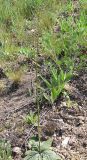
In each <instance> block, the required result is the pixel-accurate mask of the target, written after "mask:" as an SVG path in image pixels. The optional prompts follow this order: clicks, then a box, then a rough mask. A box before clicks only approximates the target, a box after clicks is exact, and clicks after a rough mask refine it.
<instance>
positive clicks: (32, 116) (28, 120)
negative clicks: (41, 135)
mask: <svg viewBox="0 0 87 160" xmlns="http://www.w3.org/2000/svg"><path fill="white" fill-rule="evenodd" d="M37 120H38V117H37V115H36V114H35V113H34V112H32V111H30V114H28V115H27V116H26V117H25V118H24V121H25V122H26V123H28V124H33V125H34V126H37Z"/></svg>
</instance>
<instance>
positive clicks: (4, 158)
mask: <svg viewBox="0 0 87 160" xmlns="http://www.w3.org/2000/svg"><path fill="white" fill-rule="evenodd" d="M11 155H12V150H11V145H10V143H9V142H6V141H4V140H0V160H12V156H11Z"/></svg>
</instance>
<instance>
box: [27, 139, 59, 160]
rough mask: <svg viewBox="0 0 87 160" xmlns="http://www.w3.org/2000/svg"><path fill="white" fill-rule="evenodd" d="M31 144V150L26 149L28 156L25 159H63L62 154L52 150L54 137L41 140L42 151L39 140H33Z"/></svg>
mask: <svg viewBox="0 0 87 160" xmlns="http://www.w3.org/2000/svg"><path fill="white" fill-rule="evenodd" d="M29 144H30V145H31V150H29V151H26V157H25V158H24V160H29V159H30V160H32V159H33V160H51V159H52V160H62V159H61V157H60V156H58V155H56V153H55V152H54V151H52V148H51V145H52V139H49V140H47V141H44V142H41V145H40V152H39V143H38V141H35V140H31V141H30V142H29Z"/></svg>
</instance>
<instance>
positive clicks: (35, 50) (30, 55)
mask: <svg viewBox="0 0 87 160" xmlns="http://www.w3.org/2000/svg"><path fill="white" fill-rule="evenodd" d="M86 38H87V2H86V0H76V1H74V0H68V1H66V0H61V1H60V0H35V1H33V0H18V1H17V0H4V1H3V0H0V97H1V98H2V97H3V96H7V95H9V96H11V94H15V93H17V91H18V89H19V90H20V88H23V87H24V84H25V88H26V90H25V91H23V89H22V91H21V92H20V93H19V95H18V96H20V95H22V94H24V95H25V97H26V100H25V101H24V102H23V101H22V107H23V106H26V105H25V102H26V101H28V99H32V96H33V97H34V99H35V102H33V103H34V104H33V106H34V109H29V108H28V113H27V114H26V115H23V117H22V121H23V122H22V123H23V125H24V124H25V125H29V126H31V127H32V128H34V132H35V134H34V136H36V135H37V136H36V137H34V139H32V138H31V137H32V136H33V134H32V135H31V136H30V137H28V139H27V142H26V143H27V145H26V143H25V149H24V150H23V153H22V154H21V155H20V156H21V158H23V159H24V160H34V159H35V160H51V159H52V160H62V159H65V157H63V156H61V154H59V153H58V152H57V154H56V152H54V151H55V149H54V147H53V138H52V136H50V138H44V139H45V141H43V138H42V132H43V130H44V132H45V129H43V127H42V124H41V123H42V122H41V119H43V118H41V116H42V115H41V114H42V110H43V106H46V108H47V110H48V112H49V111H50V109H53V112H52V114H53V115H54V110H55V108H56V106H57V104H58V101H61V100H63V98H64V100H65V102H64V103H63V105H64V106H65V107H66V108H72V105H73V106H74V105H75V108H76V107H77V108H78V104H77V102H76V103H75V102H74V104H73V101H72V100H71V98H72V96H70V92H71V90H72V87H71V86H70V83H71V81H74V80H73V79H74V77H77V78H78V73H80V72H82V73H83V72H84V73H86V71H87V40H86ZM27 77H28V78H29V80H28V78H27ZM25 80H28V81H29V86H27V84H26V81H25ZM2 101H3V100H2ZM18 101H19V100H18ZM13 103H14V102H13ZM65 103H66V104H65ZM31 104H32V102H31ZM1 105H2V103H1ZM17 105H18V103H17V104H16V106H17ZM19 105H20V104H19ZM11 107H12V106H11ZM1 108H2V106H1ZM17 109H18V108H17ZM20 109H21V108H20ZM20 109H19V110H20ZM9 110H11V108H9ZM21 110H22V109H21ZM73 110H74V108H73ZM4 113H5V112H4ZM42 117H43V116H42ZM55 119H56V118H55ZM54 126H55V125H54ZM0 128H1V129H0V132H2V133H3V130H4V129H3V128H4V127H3V126H2V125H1V127H0ZM5 128H7V130H9V128H11V127H10V123H7V124H5ZM48 128H49V129H48V130H49V131H48V130H47V131H46V132H47V133H48V132H50V134H51V133H54V132H55V127H53V128H54V129H53V131H52V128H51V129H50V127H48ZM19 130H20V131H19V132H21V133H23V132H24V129H23V126H22V129H19ZM36 133H37V134H36ZM60 134H61V133H60ZM5 138H6V137H5ZM28 141H29V144H28ZM8 143H9V142H6V141H4V140H3V141H2V140H1V141H0V160H5V159H6V160H11V159H15V156H14V154H13V152H12V149H11V146H10V144H9V145H8ZM7 145H8V146H9V147H8V148H7ZM25 151H26V152H25ZM16 156H19V154H18V155H16ZM86 156H87V155H86ZM18 158H19V157H18ZM21 158H19V159H20V160H21ZM86 158H87V157H86ZM67 160H68V158H67ZM71 160H75V159H74V158H73V157H72V156H71ZM78 160H79V159H78ZM84 160H86V159H84Z"/></svg>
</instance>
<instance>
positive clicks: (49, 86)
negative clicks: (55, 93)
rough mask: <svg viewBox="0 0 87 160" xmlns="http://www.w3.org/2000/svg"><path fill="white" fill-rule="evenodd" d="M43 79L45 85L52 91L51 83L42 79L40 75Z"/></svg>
mask: <svg viewBox="0 0 87 160" xmlns="http://www.w3.org/2000/svg"><path fill="white" fill-rule="evenodd" d="M40 77H41V79H42V80H43V81H44V82H45V84H46V85H47V87H48V88H49V89H50V88H51V84H50V83H49V81H47V80H46V79H45V78H44V77H42V76H41V75H40Z"/></svg>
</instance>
